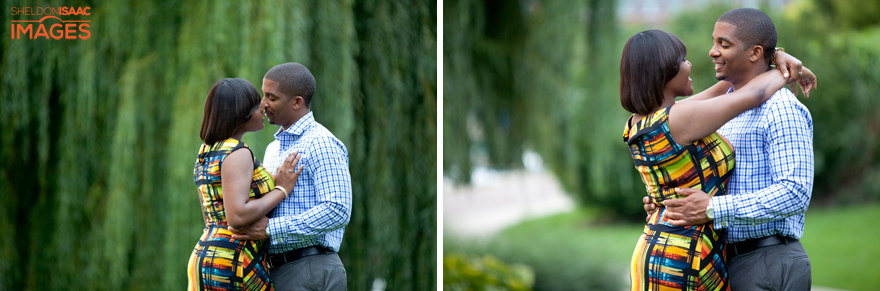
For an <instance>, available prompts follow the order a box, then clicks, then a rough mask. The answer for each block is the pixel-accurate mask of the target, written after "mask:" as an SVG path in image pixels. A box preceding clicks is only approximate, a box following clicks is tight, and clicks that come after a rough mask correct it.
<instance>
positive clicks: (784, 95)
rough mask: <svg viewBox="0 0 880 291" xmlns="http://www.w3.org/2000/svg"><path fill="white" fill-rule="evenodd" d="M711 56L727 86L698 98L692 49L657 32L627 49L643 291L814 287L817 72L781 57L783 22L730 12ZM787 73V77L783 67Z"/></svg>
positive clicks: (636, 256) (634, 279)
mask: <svg viewBox="0 0 880 291" xmlns="http://www.w3.org/2000/svg"><path fill="white" fill-rule="evenodd" d="M712 39H713V42H714V44H713V46H712V49H711V50H710V51H709V56H710V57H712V60H713V62H714V63H715V77H716V78H717V79H718V80H719V82H718V83H717V84H715V85H713V86H712V87H710V88H709V89H706V90H705V91H703V92H700V93H699V94H696V95H693V96H691V97H689V98H686V99H683V100H680V101H676V100H675V97H677V96H689V95H692V94H693V93H694V89H693V87H692V86H691V80H690V77H689V75H690V69H691V65H690V62H689V61H688V60H687V59H686V56H687V50H686V48H685V46H684V44H683V43H682V42H681V41H680V40H679V39H678V38H677V37H675V36H674V35H672V34H670V33H667V32H664V31H660V30H650V31H644V32H640V33H638V34H636V35H635V36H633V37H632V38H630V39H629V41H627V43H626V45H625V47H624V49H623V54H622V58H621V63H620V99H621V104H622V105H623V107H624V108H625V109H626V110H628V111H630V112H632V113H633V115H632V116H631V117H630V118H629V119H628V120H627V122H626V125H625V128H624V132H623V140H624V142H626V143H627V145H628V146H629V149H630V153H631V156H632V159H633V162H634V163H635V168H636V170H637V171H638V172H639V174H640V176H641V178H642V181H643V182H644V183H645V186H646V189H647V192H648V196H647V197H645V198H644V199H643V202H644V203H645V210H646V211H647V212H648V217H647V218H646V220H647V224H646V225H645V228H644V232H643V233H642V235H641V237H640V238H639V240H638V243H637V245H636V248H635V251H634V252H633V257H632V264H631V273H630V278H631V284H632V285H631V288H632V290H809V289H810V287H811V270H810V261H809V258H808V257H807V253H806V251H805V250H804V248H803V246H802V245H801V243H800V242H799V241H798V240H799V239H800V238H801V237H802V236H803V231H804V212H805V211H806V210H807V207H808V205H809V202H810V195H811V193H812V184H813V125H812V117H811V116H810V112H809V110H807V108H806V107H805V106H804V105H803V104H801V103H800V102H799V101H798V100H797V98H796V95H797V87H794V86H793V87H792V88H793V89H794V90H795V93H794V94H792V92H791V91H789V90H788V89H785V88H784V87H783V86H784V85H785V84H786V83H790V82H797V83H798V85H800V86H801V89H802V90H803V91H804V95H806V96H809V92H810V90H812V89H813V88H815V87H816V85H817V81H816V78H815V76H814V75H813V73H812V72H811V71H810V70H808V69H806V68H804V67H802V66H801V64H800V61H798V60H797V59H795V58H793V57H791V56H790V55H787V54H785V53H783V52H781V51H777V49H775V46H776V28H775V26H774V25H773V21H772V20H771V19H770V18H769V17H768V16H767V15H766V14H764V13H763V12H761V11H760V10H757V9H750V8H740V9H734V10H731V11H728V12H727V13H725V14H724V15H722V16H721V17H720V18H718V21H717V22H716V23H715V29H714V31H713V33H712ZM773 65H775V66H776V67H777V68H773V67H772V66H773Z"/></svg>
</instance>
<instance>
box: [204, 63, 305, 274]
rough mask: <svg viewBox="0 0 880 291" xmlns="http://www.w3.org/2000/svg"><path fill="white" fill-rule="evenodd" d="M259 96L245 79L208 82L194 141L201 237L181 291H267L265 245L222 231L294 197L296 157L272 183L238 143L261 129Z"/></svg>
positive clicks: (244, 223)
mask: <svg viewBox="0 0 880 291" xmlns="http://www.w3.org/2000/svg"><path fill="white" fill-rule="evenodd" d="M259 104H260V94H259V93H258V92H257V88H255V87H254V85H252V84H251V83H250V82H248V81H246V80H243V79H231V78H227V79H223V80H220V81H217V83H214V86H213V87H211V90H210V91H209V92H208V97H207V99H206V100H205V112H204V116H203V117H202V128H201V132H200V134H199V136H200V137H201V139H202V141H203V142H204V143H203V144H202V145H201V147H200V149H199V155H198V159H197V160H196V163H195V169H194V170H193V176H194V180H195V183H196V186H197V188H198V193H199V201H200V202H201V205H202V215H203V217H204V219H205V230H204V232H203V233H202V236H201V238H200V239H199V242H198V243H197V244H196V246H195V248H194V249H193V252H192V255H190V258H189V263H188V268H187V270H188V271H187V279H188V284H187V290H273V288H272V284H271V282H270V281H269V269H268V268H267V265H266V253H267V251H268V247H269V245H268V244H269V243H268V242H267V241H240V240H234V239H232V233H231V232H229V230H228V229H227V228H228V227H233V228H241V227H244V226H247V225H250V224H253V223H254V222H256V221H258V220H261V219H267V218H266V213H268V212H269V211H270V210H272V209H273V208H275V206H276V205H278V203H279V202H281V200H283V199H285V198H286V197H287V195H288V193H290V191H291V190H293V187H294V184H295V183H296V179H297V177H299V173H300V171H302V166H300V167H299V169H298V170H297V171H294V170H293V169H294V167H295V165H296V163H297V162H298V161H299V155H298V154H297V153H296V152H294V153H293V154H291V155H290V156H288V157H287V159H286V160H285V162H284V163H283V164H282V165H281V167H279V168H278V175H277V176H276V177H272V175H271V174H269V172H267V171H266V169H264V168H263V166H262V165H261V164H260V162H259V161H257V159H256V158H255V157H254V156H253V153H252V152H251V151H250V148H248V146H247V144H245V143H244V142H242V141H241V138H242V136H243V135H244V133H246V132H254V131H260V130H261V129H263V115H262V113H261V112H259Z"/></svg>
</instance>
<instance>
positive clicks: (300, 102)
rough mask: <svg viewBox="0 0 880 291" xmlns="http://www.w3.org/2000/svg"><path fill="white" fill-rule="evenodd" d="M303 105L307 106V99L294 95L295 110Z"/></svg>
mask: <svg viewBox="0 0 880 291" xmlns="http://www.w3.org/2000/svg"><path fill="white" fill-rule="evenodd" d="M303 106H306V100H305V99H303V98H302V96H295V97H293V110H299V109H300V108H301V107H303Z"/></svg>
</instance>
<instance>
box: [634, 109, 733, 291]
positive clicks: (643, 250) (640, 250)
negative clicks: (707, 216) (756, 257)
mask: <svg viewBox="0 0 880 291" xmlns="http://www.w3.org/2000/svg"><path fill="white" fill-rule="evenodd" d="M671 108H672V106H670V107H666V108H662V109H660V110H657V111H656V112H653V113H651V114H649V115H648V116H647V117H645V118H644V119H642V120H640V121H638V122H637V123H636V124H634V125H633V127H632V128H630V126H629V124H631V123H630V122H629V121H628V122H627V125H626V127H625V129H624V132H623V140H624V141H625V142H626V143H627V145H629V148H630V153H631V154H632V158H633V162H634V163H635V167H636V170H638V172H639V174H640V176H641V177H642V181H643V182H644V183H645V188H646V189H647V192H648V196H650V197H651V200H652V202H653V203H654V204H656V205H657V206H659V207H658V210H659V211H657V212H655V213H654V214H653V215H652V216H651V219H650V222H648V223H647V224H646V225H645V229H644V232H643V233H642V236H641V237H639V241H638V244H637V245H636V249H635V251H634V252H633V256H632V265H631V268H632V269H631V271H630V280H631V283H632V290H729V289H730V288H729V286H728V282H727V268H726V266H725V264H726V262H727V259H726V255H725V244H724V240H725V237H726V230H724V229H722V230H716V229H715V228H714V227H713V225H712V223H709V224H705V225H695V226H688V227H678V226H672V225H671V224H669V223H668V220H667V218H666V217H664V214H665V212H666V208H665V207H662V205H663V201H664V200H666V199H674V198H679V197H681V195H678V194H677V193H675V188H676V187H681V188H696V189H700V190H703V192H706V193H707V194H709V196H715V195H724V194H726V193H727V181H728V180H729V178H730V175H731V174H732V172H733V166H734V153H733V147H732V146H731V145H730V143H728V142H727V140H726V139H724V138H723V137H721V136H720V135H719V134H718V133H717V132H716V133H713V134H712V135H710V136H708V137H706V138H703V139H701V140H698V141H696V142H694V143H693V144H688V145H679V144H677V143H676V142H675V141H674V140H673V139H672V135H671V134H670V133H669V124H668V122H667V121H668V116H669V115H668V114H669V111H670V109H671ZM630 119H632V117H630Z"/></svg>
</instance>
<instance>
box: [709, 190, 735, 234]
mask: <svg viewBox="0 0 880 291" xmlns="http://www.w3.org/2000/svg"><path fill="white" fill-rule="evenodd" d="M733 198H734V197H733V195H724V196H715V197H712V199H710V200H709V203H711V204H712V211H713V212H714V214H715V219H714V224H715V229H722V228H728V227H731V226H733V219H734V216H735V214H736V205H735V204H734V201H733Z"/></svg>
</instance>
